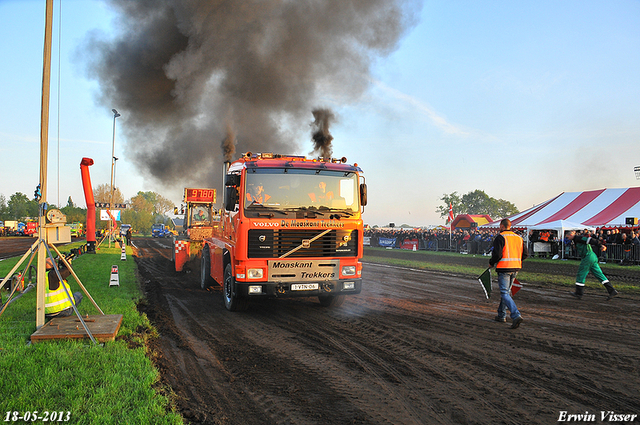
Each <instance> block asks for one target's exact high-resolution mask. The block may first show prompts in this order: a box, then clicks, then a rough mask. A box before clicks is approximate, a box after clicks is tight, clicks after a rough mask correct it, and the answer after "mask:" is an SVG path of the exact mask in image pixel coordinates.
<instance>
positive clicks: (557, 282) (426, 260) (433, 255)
mask: <svg viewBox="0 0 640 425" xmlns="http://www.w3.org/2000/svg"><path fill="white" fill-rule="evenodd" d="M383 251H385V248H367V249H365V255H364V257H363V259H362V260H363V261H364V262H370V263H377V264H387V265H395V266H400V267H408V268H414V269H422V270H431V271H437V272H442V273H451V274H456V275H461V276H467V277H472V278H477V277H478V276H479V275H480V274H481V273H482V272H484V271H485V270H486V269H487V267H489V257H483V258H486V262H485V263H486V266H476V265H473V264H452V263H450V262H448V261H447V259H446V258H447V257H457V258H461V256H462V254H458V253H452V252H433V251H415V252H414V251H409V252H407V254H408V255H409V256H413V257H414V258H411V259H400V258H393V257H389V256H385V255H380V254H382V252H383ZM377 253H380V254H377ZM465 257H466V256H465ZM469 258H471V257H469ZM526 261H527V262H545V263H549V266H550V268H551V269H552V268H553V266H554V265H557V264H558V260H546V259H538V258H531V259H527V260H526ZM469 262H470V263H472V262H475V261H469ZM554 263H555V264H554ZM578 264H579V262H578V261H575V265H576V267H577V266H578ZM617 267H623V266H618V265H611V264H607V265H601V268H602V270H603V272H604V273H605V274H607V271H608V270H611V271H612V270H614V269H615V268H617ZM492 274H493V275H494V276H495V269H494V270H493V271H492ZM518 280H520V281H521V282H525V283H535V284H538V285H542V286H567V287H573V286H574V285H575V276H573V275H572V276H567V275H562V274H549V273H533V272H527V271H525V270H523V271H521V272H519V273H518ZM586 286H588V287H593V288H599V287H601V284H600V283H599V282H596V281H595V280H593V278H592V277H591V275H589V277H588V278H587V282H586ZM614 286H615V287H616V289H619V290H624V291H625V292H628V293H636V294H638V293H640V287H638V286H636V285H630V284H625V283H621V282H614Z"/></svg>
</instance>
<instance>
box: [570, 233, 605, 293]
mask: <svg viewBox="0 0 640 425" xmlns="http://www.w3.org/2000/svg"><path fill="white" fill-rule="evenodd" d="M573 241H574V242H575V244H576V250H577V251H578V256H579V257H580V258H581V260H580V266H579V267H578V275H577V276H576V284H577V285H581V286H583V285H584V281H585V279H586V278H587V275H588V274H589V272H591V273H593V275H594V276H595V277H596V279H598V280H599V281H600V283H605V282H608V281H609V279H607V277H606V276H605V275H604V273H602V269H601V268H600V266H599V265H598V256H597V255H596V254H595V253H594V252H593V249H592V248H591V244H594V242H595V241H594V239H592V238H587V237H584V236H576V237H575V238H574V239H573ZM596 244H597V242H596Z"/></svg>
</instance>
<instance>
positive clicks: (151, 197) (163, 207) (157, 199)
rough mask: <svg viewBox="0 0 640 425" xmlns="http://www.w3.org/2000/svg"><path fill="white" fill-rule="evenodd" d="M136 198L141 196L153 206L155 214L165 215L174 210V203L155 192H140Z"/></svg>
mask: <svg viewBox="0 0 640 425" xmlns="http://www.w3.org/2000/svg"><path fill="white" fill-rule="evenodd" d="M136 196H141V197H143V198H144V199H145V200H147V202H149V203H150V204H151V205H153V212H154V214H161V215H164V214H165V213H166V212H167V211H171V210H173V207H174V205H173V202H172V201H171V200H170V199H167V198H165V197H164V196H162V195H160V194H157V193H155V192H150V191H149V192H138V194H137V195H136Z"/></svg>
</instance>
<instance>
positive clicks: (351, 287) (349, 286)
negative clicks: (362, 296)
mask: <svg viewBox="0 0 640 425" xmlns="http://www.w3.org/2000/svg"><path fill="white" fill-rule="evenodd" d="M342 289H344V290H345V291H353V290H354V289H356V283H355V282H345V283H344V284H342Z"/></svg>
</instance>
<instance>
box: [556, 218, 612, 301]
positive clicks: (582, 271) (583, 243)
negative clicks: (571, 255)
mask: <svg viewBox="0 0 640 425" xmlns="http://www.w3.org/2000/svg"><path fill="white" fill-rule="evenodd" d="M567 239H568V240H573V243H575V245H576V250H577V251H578V256H579V257H580V258H581V260H580V266H579V267H578V275H577V276H576V291H575V292H572V293H571V295H573V296H574V297H576V298H578V299H580V298H582V295H584V281H585V279H586V278H587V275H588V274H589V272H591V273H593V275H594V276H595V277H596V279H598V280H599V281H600V283H602V285H604V287H605V288H607V292H608V293H609V296H608V297H607V301H608V300H610V299H611V298H613V297H615V296H616V295H618V291H616V290H615V288H614V287H613V286H612V285H611V282H609V279H607V277H606V276H605V275H604V273H602V269H601V268H600V266H599V265H598V256H597V255H596V254H595V253H594V252H593V248H592V246H596V247H599V246H600V245H601V243H600V241H599V240H598V238H592V237H591V234H590V233H589V231H588V230H585V231H584V232H583V233H582V235H577V234H576V232H575V230H572V231H570V232H569V233H568V234H567ZM601 248H602V250H603V251H604V250H606V249H607V247H606V246H602V247H601Z"/></svg>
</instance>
